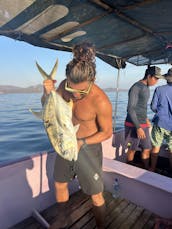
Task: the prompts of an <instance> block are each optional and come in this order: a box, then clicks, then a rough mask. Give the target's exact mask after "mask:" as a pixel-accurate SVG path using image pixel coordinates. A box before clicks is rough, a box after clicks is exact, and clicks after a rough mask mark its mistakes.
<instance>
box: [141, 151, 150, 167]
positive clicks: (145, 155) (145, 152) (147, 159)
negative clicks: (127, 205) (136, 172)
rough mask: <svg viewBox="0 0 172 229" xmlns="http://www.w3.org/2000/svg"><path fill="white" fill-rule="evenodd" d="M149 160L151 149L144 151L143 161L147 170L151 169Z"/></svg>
mask: <svg viewBox="0 0 172 229" xmlns="http://www.w3.org/2000/svg"><path fill="white" fill-rule="evenodd" d="M149 158H150V149H144V150H143V151H142V161H143V165H144V168H145V169H149Z"/></svg>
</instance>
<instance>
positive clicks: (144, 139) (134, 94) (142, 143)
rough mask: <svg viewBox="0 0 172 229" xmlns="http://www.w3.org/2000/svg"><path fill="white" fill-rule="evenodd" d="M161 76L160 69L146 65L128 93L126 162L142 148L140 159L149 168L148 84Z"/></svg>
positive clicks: (151, 83)
mask: <svg viewBox="0 0 172 229" xmlns="http://www.w3.org/2000/svg"><path fill="white" fill-rule="evenodd" d="M161 78H163V76H162V75H161V69H160V68H159V67H156V66H152V67H148V68H147V69H146V71H145V76H144V78H143V79H142V80H140V81H138V82H136V83H135V84H134V85H133V86H132V87H131V88H130V89H129V93H128V106H127V117H126V120H125V143H126V146H127V148H128V151H127V163H129V164H132V162H133V159H134V155H135V152H136V151H137V150H138V148H141V149H142V161H143V166H144V168H145V169H148V168H149V157H150V150H151V148H152V145H151V139H150V136H149V127H150V122H149V120H148V118H147V103H148V99H149V96H150V89H149V86H153V85H155V84H156V83H157V82H158V79H161Z"/></svg>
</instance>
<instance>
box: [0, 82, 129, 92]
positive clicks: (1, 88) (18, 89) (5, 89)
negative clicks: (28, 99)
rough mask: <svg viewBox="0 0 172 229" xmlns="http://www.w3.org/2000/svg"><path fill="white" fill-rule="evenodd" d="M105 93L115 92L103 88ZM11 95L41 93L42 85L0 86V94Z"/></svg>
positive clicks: (111, 89) (113, 89)
mask: <svg viewBox="0 0 172 229" xmlns="http://www.w3.org/2000/svg"><path fill="white" fill-rule="evenodd" d="M103 90H104V91H105V92H111V91H112V92H113V91H116V89H115V88H103ZM119 91H127V89H119ZM11 93H42V85H41V84H38V85H35V86H30V87H25V88H24V87H16V86H11V85H0V94H11Z"/></svg>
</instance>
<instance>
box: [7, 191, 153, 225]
mask: <svg viewBox="0 0 172 229" xmlns="http://www.w3.org/2000/svg"><path fill="white" fill-rule="evenodd" d="M104 197H105V200H106V204H107V214H106V228H108V229H114V228H115V229H116V228H121V229H129V228H132V229H142V228H145V229H149V228H154V226H155V219H156V216H155V215H154V214H153V213H151V212H149V211H147V210H145V209H143V208H142V207H140V206H137V205H135V204H133V203H131V202H129V201H127V200H125V199H121V198H119V199H114V198H112V195H111V194H110V193H109V192H104ZM68 205H69V206H68V207H69V209H70V217H69V228H70V229H81V228H82V229H93V228H96V224H95V219H94V217H93V213H92V209H91V208H92V205H91V200H90V199H89V198H88V196H87V195H85V194H83V193H82V191H78V192H76V193H74V194H73V195H71V197H70V201H69V202H68ZM41 215H42V216H43V218H44V219H45V220H46V221H47V222H48V223H49V224H51V223H53V222H54V221H56V220H58V208H57V204H54V205H52V206H51V207H49V208H47V209H46V210H44V211H42V212H41ZM43 228H44V227H43V226H42V225H41V224H40V223H39V222H37V221H36V219H35V218H34V217H29V218H28V219H25V220H24V221H22V222H21V223H19V224H17V225H15V226H13V227H11V228H10V229H43Z"/></svg>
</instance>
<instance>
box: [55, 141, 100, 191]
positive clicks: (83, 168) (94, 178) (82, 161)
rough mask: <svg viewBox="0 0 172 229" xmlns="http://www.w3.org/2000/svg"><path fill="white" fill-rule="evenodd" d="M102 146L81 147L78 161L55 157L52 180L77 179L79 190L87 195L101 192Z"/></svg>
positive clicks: (67, 180) (66, 180)
mask: <svg viewBox="0 0 172 229" xmlns="http://www.w3.org/2000/svg"><path fill="white" fill-rule="evenodd" d="M102 155H103V153H102V145H101V144H100V143H99V144H91V145H84V146H82V147H81V149H80V151H79V154H78V160H77V161H68V160H65V159H63V158H62V157H60V156H59V155H58V154H57V156H56V160H55V165H54V179H55V181H56V182H62V183H63V182H69V181H71V180H72V179H73V178H75V177H77V179H78V181H79V184H80V186H81V189H82V190H83V192H84V193H86V194H88V195H94V194H98V193H100V192H103V189H104V185H103V178H102Z"/></svg>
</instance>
